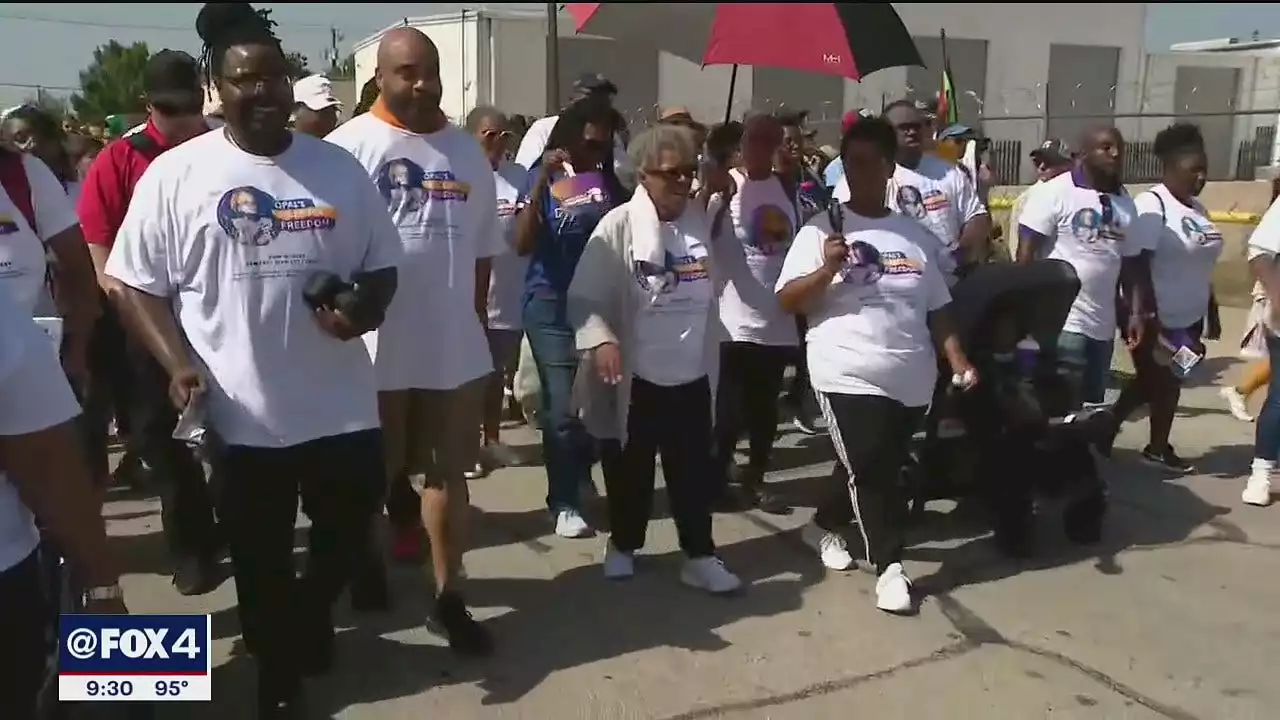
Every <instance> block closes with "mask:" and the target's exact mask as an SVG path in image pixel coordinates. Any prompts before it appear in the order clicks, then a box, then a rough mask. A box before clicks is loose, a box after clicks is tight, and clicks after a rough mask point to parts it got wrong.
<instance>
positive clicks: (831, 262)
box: [822, 235, 849, 273]
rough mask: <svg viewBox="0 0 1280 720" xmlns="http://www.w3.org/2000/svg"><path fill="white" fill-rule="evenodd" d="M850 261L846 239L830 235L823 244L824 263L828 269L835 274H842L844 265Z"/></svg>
mask: <svg viewBox="0 0 1280 720" xmlns="http://www.w3.org/2000/svg"><path fill="white" fill-rule="evenodd" d="M848 259H849V246H848V244H846V243H845V241H844V237H842V236H840V235H830V236H828V237H827V239H826V241H825V242H823V243H822V263H823V264H824V265H826V267H827V269H828V270H830V271H831V272H833V273H838V272H840V269H841V268H843V267H844V263H845V261H846V260H848Z"/></svg>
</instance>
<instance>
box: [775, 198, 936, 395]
mask: <svg viewBox="0 0 1280 720" xmlns="http://www.w3.org/2000/svg"><path fill="white" fill-rule="evenodd" d="M842 210H843V225H844V238H845V241H846V242H847V243H848V244H849V260H848V261H847V262H846V264H845V268H844V270H842V271H841V272H840V273H839V274H837V275H836V277H835V278H834V279H833V280H832V282H831V287H830V288H828V289H827V292H826V294H824V295H823V296H822V298H821V299H820V300H819V301H818V302H817V303H816V304H815V306H814V307H813V309H812V310H810V311H809V312H808V313H807V314H806V317H807V319H808V321H809V332H808V334H807V335H806V336H805V339H806V345H807V351H806V354H807V356H808V362H809V378H810V381H811V382H812V384H813V387H814V389H815V390H818V391H819V392H824V393H839V394H844V395H878V396H882V397H887V398H890V399H892V400H896V401H898V402H900V403H902V404H903V405H905V406H907V407H923V406H925V405H928V404H929V402H930V400H932V398H933V388H934V384H935V383H936V382H937V378H938V361H937V355H936V353H935V351H934V345H933V339H932V336H931V335H930V332H929V322H928V320H929V313H930V312H933V311H934V310H937V309H938V308H940V307H942V306H944V305H946V304H947V303H949V302H951V293H950V291H949V290H948V289H947V282H946V278H945V277H944V276H943V274H942V273H941V272H940V271H939V270H938V267H937V265H936V264H935V260H934V257H933V255H932V254H931V253H929V252H928V251H927V250H926V249H925V248H926V247H928V243H929V238H928V231H927V230H925V229H924V228H922V227H921V226H920V224H919V223H917V222H915V221H913V220H911V219H909V218H907V217H904V216H902V215H900V214H897V213H891V214H889V215H887V216H885V217H882V218H867V217H862V216H860V215H855V214H854V213H853V212H852V211H850V210H849V209H848V208H847V207H843V208H842ZM830 234H831V223H830V220H829V219H828V218H827V215H826V213H823V214H821V215H818V216H816V217H814V218H813V219H812V220H810V221H809V223H808V224H807V225H805V226H804V227H803V228H801V229H800V232H799V234H797V235H796V239H795V242H794V243H792V245H791V250H790V251H789V252H788V253H787V259H786V262H785V263H784V264H783V266H782V274H781V276H779V277H778V285H777V289H778V290H781V289H782V288H783V287H785V286H786V284H787V283H789V282H791V281H792V280H795V279H797V278H801V277H805V276H806V275H809V274H810V273H812V272H814V271H816V270H817V269H819V268H821V267H822V264H823V258H822V246H823V243H824V242H825V241H826V238H827V236H828V235H830Z"/></svg>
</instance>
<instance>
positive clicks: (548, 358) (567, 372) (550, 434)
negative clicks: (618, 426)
mask: <svg viewBox="0 0 1280 720" xmlns="http://www.w3.org/2000/svg"><path fill="white" fill-rule="evenodd" d="M524 332H525V335H526V336H527V337H528V338H529V349H530V350H532V351H533V363H534V365H535V366H536V367H537V369H538V382H539V383H540V384H541V385H542V391H541V392H540V393H539V399H540V401H541V405H540V406H539V407H538V424H539V425H540V426H541V429H542V460H543V464H544V465H545V466H546V468H547V507H549V508H551V509H552V510H553V511H559V510H578V509H579V494H580V493H581V488H582V486H583V485H585V484H586V483H589V482H591V465H592V463H593V462H594V448H595V443H594V441H593V440H592V439H591V436H590V435H588V434H587V429H586V427H584V426H583V424H582V421H581V420H579V419H578V416H577V414H576V413H574V412H573V408H572V404H571V399H572V394H573V377H574V375H575V374H576V373H577V370H578V349H577V345H576V344H575V341H574V333H573V328H572V327H570V325H569V321H568V318H567V317H566V316H565V298H564V296H563V295H561V294H553V293H552V292H551V291H548V290H542V289H539V290H535V291H534V292H533V293H531V294H530V295H529V296H528V297H527V298H526V299H525V303H524Z"/></svg>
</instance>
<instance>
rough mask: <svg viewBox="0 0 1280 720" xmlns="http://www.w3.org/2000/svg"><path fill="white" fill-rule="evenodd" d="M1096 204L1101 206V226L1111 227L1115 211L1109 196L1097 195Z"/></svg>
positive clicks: (1114, 218)
mask: <svg viewBox="0 0 1280 720" xmlns="http://www.w3.org/2000/svg"><path fill="white" fill-rule="evenodd" d="M1098 204H1099V205H1101V206H1102V225H1103V226H1104V227H1107V226H1110V225H1113V224H1114V223H1115V220H1116V209H1115V206H1114V205H1112V204H1111V196H1110V195H1107V194H1105V193H1098Z"/></svg>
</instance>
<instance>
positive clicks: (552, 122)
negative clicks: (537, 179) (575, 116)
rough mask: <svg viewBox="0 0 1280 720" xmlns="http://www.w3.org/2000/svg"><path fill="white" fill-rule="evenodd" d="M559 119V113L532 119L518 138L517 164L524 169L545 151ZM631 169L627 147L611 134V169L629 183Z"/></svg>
mask: <svg viewBox="0 0 1280 720" xmlns="http://www.w3.org/2000/svg"><path fill="white" fill-rule="evenodd" d="M559 119H560V116H559V115H551V116H549V117H544V118H539V119H537V120H534V121H533V124H532V125H530V126H529V129H528V130H527V131H525V134H524V137H523V138H520V147H519V148H518V149H517V150H516V164H517V165H519V166H520V167H522V168H524V169H525V170H528V169H529V168H531V167H533V164H534V163H535V162H537V161H538V158H540V157H542V154H543V153H545V152H546V151H547V140H550V139H551V131H552V130H553V129H555V126H556V121H558V120H559ZM631 170H632V168H631V163H630V162H629V161H628V159H627V148H626V147H625V146H624V145H623V144H622V138H620V137H618V136H617V135H616V134H615V135H614V136H613V171H614V172H615V173H616V174H617V175H618V179H619V180H621V181H622V182H624V183H629V182H630V178H631Z"/></svg>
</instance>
